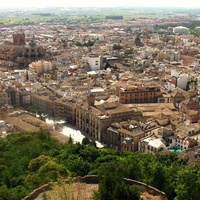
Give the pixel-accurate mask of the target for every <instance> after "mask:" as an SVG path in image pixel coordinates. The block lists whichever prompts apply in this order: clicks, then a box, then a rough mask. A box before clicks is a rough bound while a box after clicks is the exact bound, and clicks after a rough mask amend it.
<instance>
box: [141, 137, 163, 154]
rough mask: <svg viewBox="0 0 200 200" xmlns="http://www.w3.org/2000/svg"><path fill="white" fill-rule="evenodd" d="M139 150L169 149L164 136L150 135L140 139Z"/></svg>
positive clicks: (156, 150) (152, 151)
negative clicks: (163, 138)
mask: <svg viewBox="0 0 200 200" xmlns="http://www.w3.org/2000/svg"><path fill="white" fill-rule="evenodd" d="M138 150H139V151H140V152H149V153H156V152H159V151H164V150H166V151H167V148H166V146H165V144H164V141H163V140H162V138H160V137H156V136H155V135H150V136H147V137H144V138H141V139H140V141H139V147H138Z"/></svg>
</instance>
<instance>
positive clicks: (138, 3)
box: [0, 0, 200, 8]
mask: <svg viewBox="0 0 200 200" xmlns="http://www.w3.org/2000/svg"><path fill="white" fill-rule="evenodd" d="M127 6H128V7H129V6H131V7H185V8H200V0H189V1H188V0H187V1H186V0H166V1H162V0H97V1H96V0H32V1H28V0H3V2H2V1H1V3H0V8H2V7H127Z"/></svg>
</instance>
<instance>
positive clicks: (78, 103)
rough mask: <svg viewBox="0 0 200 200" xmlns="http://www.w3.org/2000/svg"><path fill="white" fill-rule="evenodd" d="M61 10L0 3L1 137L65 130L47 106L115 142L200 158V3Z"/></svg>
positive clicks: (133, 148)
mask: <svg viewBox="0 0 200 200" xmlns="http://www.w3.org/2000/svg"><path fill="white" fill-rule="evenodd" d="M59 9H60V10H61V11H62V14H60V15H59V17H58V15H56V16H57V17H55V15H54V14H51V11H52V10H54V9H50V10H32V11H31V10H28V11H27V10H25V11H24V13H23V12H22V11H20V10H1V11H0V15H4V14H5V13H6V14H7V15H5V17H4V18H2V20H1V21H0V136H1V137H5V136H6V135H8V134H10V133H13V132H18V131H27V132H29V131H30V132H35V131H39V130H46V131H49V132H52V134H54V135H56V134H60V133H59V130H54V129H53V127H52V126H50V125H49V124H47V123H45V122H44V121H43V120H42V119H40V118H38V117H36V114H37V115H41V114H44V115H47V116H49V117H51V118H52V119H64V120H65V121H66V123H67V124H70V125H73V126H75V127H77V128H78V129H79V130H81V131H82V132H83V133H84V135H85V136H86V137H88V138H90V139H91V140H92V141H98V142H100V143H101V144H103V145H104V146H106V147H109V148H112V149H116V150H121V151H132V152H151V153H156V152H176V153H177V154H178V155H179V156H180V157H181V158H187V159H189V161H191V162H193V161H194V160H195V159H197V158H199V156H200V146H199V143H200V104H199V103H200V70H199V68H200V12H198V11H195V10H194V12H191V11H187V10H177V11H176V10H167V11H163V12H162V11H160V10H159V11H158V10H157V11H156V10H154V9H150V10H147V12H146V13H147V15H145V14H144V13H145V12H143V11H141V10H137V9H133V10H131V9H128V8H126V9H125V8H124V9H122V12H120V11H119V10H117V11H116V10H115V11H114V10H113V9H110V10H109V9H108V8H107V9H106V8H101V9H102V10H101V11H102V13H104V15H103V16H102V15H100V13H101V12H100V11H95V9H94V8H93V9H92V8H91V10H90V12H91V15H87V11H88V9H86V11H84V9H80V8H77V9H74V10H73V9H72V10H68V11H67V10H63V9H61V8H57V9H55V10H56V12H57V13H58V12H59ZM79 11H80V12H79ZM20 12H21V13H20ZM31 12H32V13H33V14H32V17H33V18H30V17H26V16H25V17H24V15H29V16H30V15H31ZM95 12H97V13H96V14H95ZM109 12H110V13H111V14H109ZM8 13H9V14H8ZM27 13H28V14H27ZM132 13H133V14H132ZM15 16H16V17H15ZM19 16H20V17H19ZM56 131H57V132H56Z"/></svg>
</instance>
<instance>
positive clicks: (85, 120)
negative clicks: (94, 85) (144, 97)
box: [76, 94, 141, 142]
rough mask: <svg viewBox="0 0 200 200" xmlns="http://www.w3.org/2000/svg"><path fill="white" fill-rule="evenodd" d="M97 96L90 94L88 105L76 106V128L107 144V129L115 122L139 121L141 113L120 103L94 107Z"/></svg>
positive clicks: (106, 103) (108, 103) (107, 103)
mask: <svg viewBox="0 0 200 200" xmlns="http://www.w3.org/2000/svg"><path fill="white" fill-rule="evenodd" d="M94 101H95V96H94V95H93V94H90V95H89V96H88V101H87V103H84V104H77V105H76V126H77V127H78V128H80V129H81V130H82V131H84V132H85V133H86V134H88V135H89V136H90V137H92V139H94V140H97V141H100V142H105V141H106V138H107V136H106V135H107V133H106V131H107V128H108V127H109V126H110V125H111V124H112V123H114V122H119V121H124V120H128V119H138V118H140V117H141V112H140V111H138V110H137V109H136V108H129V107H128V106H126V105H122V104H120V103H118V102H104V103H102V104H100V105H94Z"/></svg>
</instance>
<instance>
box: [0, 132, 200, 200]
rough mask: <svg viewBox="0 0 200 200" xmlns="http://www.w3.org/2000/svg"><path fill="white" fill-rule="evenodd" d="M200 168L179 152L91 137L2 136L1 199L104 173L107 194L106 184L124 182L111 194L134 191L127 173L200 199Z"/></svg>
mask: <svg viewBox="0 0 200 200" xmlns="http://www.w3.org/2000/svg"><path fill="white" fill-rule="evenodd" d="M85 140H86V139H85ZM85 140H84V141H85ZM109 164H110V165H109ZM102 169H103V170H102ZM199 169H200V161H197V162H196V163H193V164H188V163H187V161H186V160H183V159H180V158H178V157H177V155H176V154H175V153H171V154H160V153H158V154H156V155H153V154H149V153H133V152H121V151H117V150H111V149H106V148H104V149H97V148H96V147H95V146H94V145H93V143H88V141H85V143H84V144H80V143H78V144H61V143H59V142H58V141H56V140H55V139H52V138H51V137H50V136H49V135H48V134H47V133H45V132H38V133H25V132H23V133H17V134H11V135H8V136H7V137H6V138H1V139H0V199H1V198H3V199H6V198H7V199H9V200H12V199H22V198H23V197H24V196H26V195H27V194H28V193H29V192H31V191H32V190H33V189H35V188H37V187H39V186H40V185H43V184H45V183H47V182H49V181H56V180H60V179H66V178H67V177H76V176H84V175H99V176H100V177H104V178H102V183H101V185H100V188H101V190H102V191H104V192H105V191H106V189H107V188H106V184H108V185H109V187H114V186H113V184H114V183H115V182H116V181H118V182H119V184H117V185H116V188H114V191H116V192H115V193H114V194H111V196H113V195H114V197H115V198H121V197H119V196H118V195H131V194H132V192H133V191H132V190H134V189H133V188H128V187H127V186H126V185H124V183H123V182H122V181H121V178H122V177H126V178H131V179H135V180H138V181H141V182H144V183H146V184H149V185H151V186H153V187H156V188H158V189H160V190H162V191H164V192H165V193H166V194H167V196H168V199H169V200H172V199H175V200H181V199H194V200H195V199H198V197H199V196H200V194H199V193H200V192H199V191H200V181H199V180H200V172H199V171H200V170H199ZM102 172H104V173H105V176H102V175H103V173H102ZM107 172H109V173H107ZM116 174H118V175H119V176H115V175H116ZM118 191H121V192H120V194H118ZM122 191H123V192H124V191H125V193H123V192H122ZM133 193H134V192H133ZM102 194H103V193H102ZM134 194H137V190H136V191H135V193H134ZM4 197H5V198H4Z"/></svg>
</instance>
